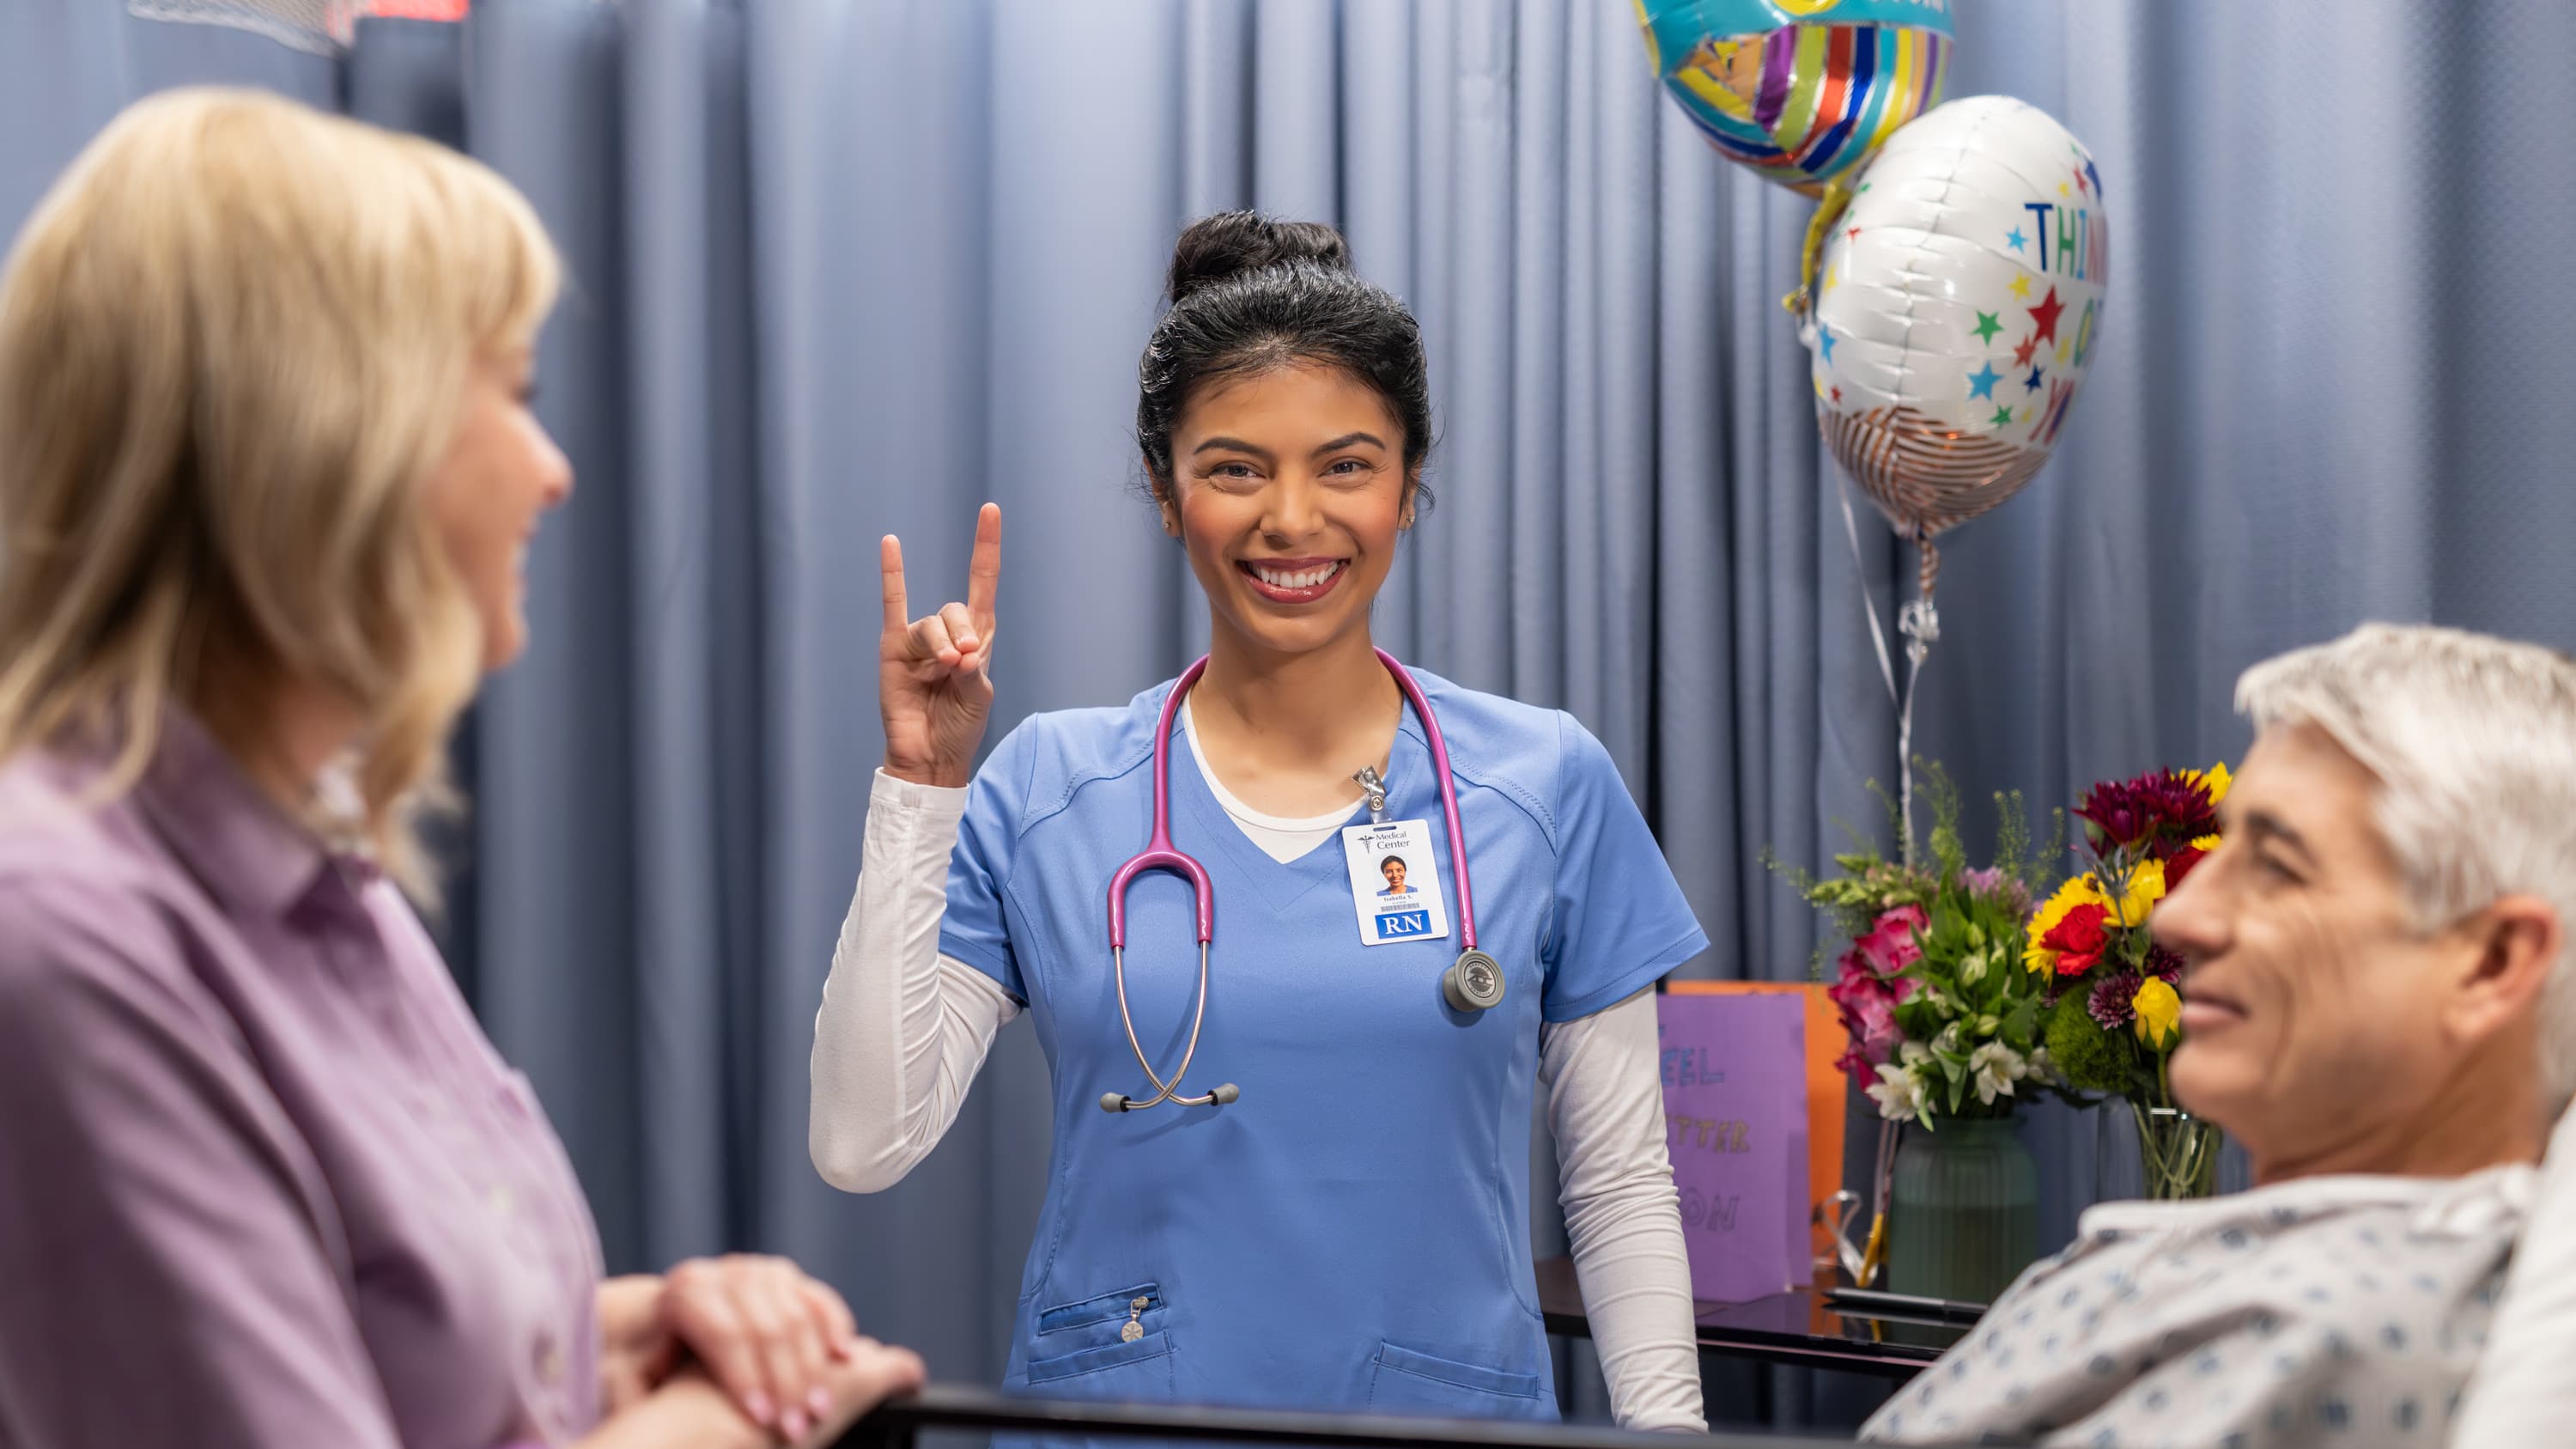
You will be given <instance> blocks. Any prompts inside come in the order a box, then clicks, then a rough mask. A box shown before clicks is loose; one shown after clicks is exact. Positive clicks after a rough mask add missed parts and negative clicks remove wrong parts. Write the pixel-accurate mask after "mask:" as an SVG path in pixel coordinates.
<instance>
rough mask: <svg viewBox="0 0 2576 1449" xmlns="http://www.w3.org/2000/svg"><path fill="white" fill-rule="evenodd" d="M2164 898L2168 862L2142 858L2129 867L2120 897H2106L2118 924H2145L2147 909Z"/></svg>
mask: <svg viewBox="0 0 2576 1449" xmlns="http://www.w3.org/2000/svg"><path fill="white" fill-rule="evenodd" d="M2164 898H2165V863H2164V862H2163V861H2161V860H2142V861H2139V862H2138V863H2137V864H2136V865H2134V866H2132V867H2130V869H2129V878H2128V880H2127V881H2125V882H2123V883H2122V885H2121V890H2120V896H2119V899H2117V900H2113V899H2111V898H2110V897H2108V896H2105V897H2103V904H2105V905H2107V906H2109V907H2110V908H2111V923H2112V924H2113V925H2116V926H2143V925H2145V924H2146V923H2147V912H2149V911H2152V910H2154V909H2155V908H2156V902H2158V901H2160V900H2163V899H2164Z"/></svg>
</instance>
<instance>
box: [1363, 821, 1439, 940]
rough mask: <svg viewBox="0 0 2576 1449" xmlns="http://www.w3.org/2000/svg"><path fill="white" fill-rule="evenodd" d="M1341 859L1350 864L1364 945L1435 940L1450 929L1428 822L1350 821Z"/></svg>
mask: <svg viewBox="0 0 2576 1449" xmlns="http://www.w3.org/2000/svg"><path fill="white" fill-rule="evenodd" d="M1342 858H1343V861H1344V863H1345V864H1347V865H1348V866H1349V868H1350V876H1351V904H1352V906H1353V907H1354V908H1356V909H1357V910H1358V912H1359V918H1360V944H1361V945H1363V946H1385V945H1390V944H1393V943H1395V942H1398V941H1436V940H1439V939H1441V938H1443V937H1445V936H1447V935H1448V934H1449V905H1448V903H1447V902H1446V901H1444V900H1442V899H1441V896H1440V867H1439V862H1438V861H1437V860H1435V859H1434V858H1433V857H1432V854H1431V827H1430V826H1429V825H1428V824H1426V823H1425V822H1423V821H1420V820H1387V821H1381V822H1379V823H1377V824H1374V825H1353V826H1350V827H1349V828H1347V829H1345V830H1344V831H1342Z"/></svg>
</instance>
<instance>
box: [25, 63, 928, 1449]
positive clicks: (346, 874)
mask: <svg viewBox="0 0 2576 1449" xmlns="http://www.w3.org/2000/svg"><path fill="white" fill-rule="evenodd" d="M556 265H557V264H556V260H555V257H554V253H553V251H552V249H551V247H550V245H549V243H548V242H547V239H546V237H545V234H544V232H543V231H542V229H541V228H540V226H539V224H538V222H537V219H536V217H535V215H534V213H533V212H532V211H531V210H530V209H529V207H528V205H527V203H526V202H525V201H524V200H523V199H521V198H520V197H519V196H518V195H517V194H516V193H515V192H513V191H512V190H511V189H510V187H509V186H508V185H507V184H506V183H504V182H503V181H501V180H500V179H499V178H498V177H496V176H494V175H493V174H492V173H491V172H489V171H487V170H485V169H484V168H482V167H480V166H478V165H476V164H474V163H473V162H471V161H468V160H466V159H464V158H462V157H459V156H457V155H454V154H452V153H450V152H447V151H444V150H441V149H439V148H438V147H435V146H433V145H430V144H428V143H426V142H421V141H417V140H411V139H407V138H402V137H397V136H393V135H389V134H385V133H382V132H378V131H375V130H372V129H369V128H367V127H363V126H360V125H356V124H354V123H351V122H346V121H342V120H338V119H334V118H330V117H325V116H321V115H317V114H315V113H312V112H310V111H306V110H303V109H301V108H299V107H296V106H293V105H291V104H288V103H286V102H283V101H279V100H275V99H269V98H264V97H260V96H257V95H252V94H246V93H231V92H216V91H195V92H179V93H172V94H168V95H164V96H162V97H159V98H157V99H154V100H150V101H147V102H144V103H143V104H141V105H138V106H136V107H135V108H134V109H132V110H130V111H128V112H127V113H126V114H125V115H124V116H123V117H121V118H120V119H118V120H117V121H116V122H115V123H114V124H113V125H111V126H110V127H109V128H108V129H107V131H106V132H105V133H104V134H102V135H101V136H100V137H99V138H98V139H97V140H96V141H95V142H94V143H93V144H92V145H91V146H90V147H89V149H88V150H87V151H86V152H85V153H84V154H83V155H82V156H81V158H80V159H79V160H78V162H77V163H76V164H75V165H74V166H73V167H72V169H71V171H70V172H69V173H68V174H67V175H66V176H65V177H64V178H63V179H62V180H61V181H60V182H59V183H58V184H57V185H56V186H55V188H54V189H53V191H52V192H51V194H50V195H48V196H47V197H46V199H45V200H44V202H43V203H42V205H41V206H40V207H39V209H38V210H37V212H36V214H35V216H34V217H33V219H32V220H31V221H30V222H29V223H28V225H27V228H26V230H25V231H24V233H23V234H22V235H21V236H20V237H19V239H18V242H17V245H16V247H15V250H14V252H13V254H12V255H11V257H10V260H9V264H8V269H7V272H6V275H5V277H0V1122H5V1123H6V1124H7V1125H6V1127H5V1129H0V1285H5V1289H0V1444H13V1443H14V1444H44V1445H51V1446H78V1445H115V1446H128V1445H142V1444H182V1443H184V1444H190V1445H197V1446H230V1445H242V1446H250V1445H261V1446H276V1445H302V1444H313V1445H323V1444H328V1445H334V1446H393V1445H414V1446H422V1445H437V1446H456V1449H491V1446H496V1445H503V1444H523V1443H540V1442H542V1443H561V1442H573V1441H578V1442H580V1443H583V1444H597V1445H610V1444H617V1445H652V1444H671V1445H680V1444H687V1445H691V1446H712V1445H723V1444H741V1445H756V1444H765V1443H771V1442H776V1441H778V1440H780V1439H782V1438H783V1439H787V1440H803V1439H820V1438H822V1437H824V1436H825V1435H827V1434H828V1433H830V1432H832V1431H833V1430H834V1429H836V1428H837V1427H838V1426H839V1425H841V1424H843V1423H846V1422H847V1421H848V1420H849V1419H850V1418H851V1417H852V1416H853V1415H855V1414H856V1413H857V1412H859V1411H860V1410H862V1409H863V1408H865V1407H867V1406H868V1405H870V1404H873V1403H874V1402H876V1401H877V1400H879V1399H881V1398H882V1397H884V1396H885V1395H886V1394H887V1393H889V1392H895V1391H900V1390H903V1389H906V1388H909V1387H910V1386H913V1385H915V1384H917V1383H919V1381H920V1379H921V1372H922V1370H921V1364H920V1361H919V1360H918V1359H916V1358H915V1357H913V1356H912V1355H911V1354H909V1353H906V1352H904V1351H903V1350H900V1349H893V1348H886V1347H883V1346H880V1345H877V1344H875V1343H873V1342H871V1341H869V1340H867V1339H864V1338H861V1337H859V1336H858V1335H857V1332H856V1329H855V1326H854V1325H853V1324H852V1323H851V1321H850V1318H849V1314H848V1310H847V1309H846V1308H845V1307H844V1306H843V1305H842V1304H841V1302H840V1300H839V1299H838V1298H837V1297H836V1296H835V1295H833V1294H832V1293H831V1291H830V1290H829V1289H827V1288H824V1287H822V1286H821V1285H819V1284H817V1283H814V1282H812V1281H811V1280H809V1279H807V1278H805V1277H804V1276H803V1275H802V1274H800V1273H798V1272H796V1271H795V1269H794V1268H793V1267H792V1266H790V1265H787V1264H785V1263H782V1262H779V1261H777V1260H774V1259H762V1258H748V1257H744V1258H729V1259H724V1260H710V1261H700V1262H694V1263H689V1264H684V1265H682V1266H681V1267H680V1268H678V1269H675V1270H673V1271H672V1272H671V1273H670V1274H668V1275H665V1276H659V1277H636V1278H620V1279H614V1280H609V1281H606V1282H602V1281H601V1279H600V1265H599V1250H598V1247H597V1240H596V1235H595V1233H594V1231H593V1228H592V1224H591V1219H590V1214H589V1210H588V1208H587V1206H586V1205H585V1203H584V1202H583V1199H582V1196H581V1191H580V1188H579V1185H578V1184H577V1182H576V1181H575V1180H574V1177H573V1174H572V1171H571V1168H570V1165H569V1164H568V1162H567V1161H566V1159H565V1157H564V1155H563V1152H562V1149H561V1147H560V1145H559V1144H558V1143H557V1141H556V1139H555V1137H554V1134H553V1132H552V1130H551V1129H550V1128H549V1127H548V1126H547V1124H546V1121H545V1118H544V1117H543V1115H542V1114H541V1113H540V1112H539V1110H538V1108H537V1104H536V1102H535V1101H534V1099H533V1098H532V1097H531V1096H530V1094H529V1091H528V1088H527V1084H526V1082H525V1080H524V1079H523V1078H521V1077H520V1076H519V1075H518V1074H517V1073H515V1072H513V1071H511V1070H509V1069H508V1068H507V1067H505V1066H504V1065H503V1064H502V1063H501V1061H500V1060H499V1058H498V1057H497V1056H496V1055H495V1054H494V1052H493V1050H492V1048H491V1046H490V1045H489V1043H488V1042H486V1040H485V1039H484V1037H483V1036H482V1034H481V1033H480V1031H479V1030H478V1029H477V1028H476V1026H475V1023H474V1021H473V1019H472V1017H471V1016H470V1015H469V1014H468V1013H467V1011H466V1009H465V1006H464V1003H463V1002H462V1000H461V999H460V998H459V997H458V995H457V993H456V991H455V989H454V987H453V985H452V984H451V982H450V980H449V977H448V975H447V972H446V970H445V968H444V966H443V965H442V963H441V962H440V960H439V959H438V956H437V954H436V952H435V951H434V949H433V948H432V946H431V944H430V942H429V939H428V937H427V936H426V935H425V934H424V933H423V931H422V930H421V927H420V924H419V922H418V920H417V919H416V918H415V917H414V915H413V913H412V909H411V907H410V906H409V905H407V904H406V903H405V899H404V895H403V891H402V889H398V887H401V888H408V889H409V890H410V891H411V892H413V893H414V894H416V895H417V894H422V893H425V892H427V890H428V888H429V884H430V882H429V877H428V873H427V866H426V864H425V863H424V861H423V859H422V852H421V849H420V846H419V842H418V840H417V839H416V837H415V834H414V821H415V817H416V816H417V814H418V813H419V811H420V809H421V807H423V806H424V805H426V804H429V803H430V802H432V801H434V800H435V799H436V798H437V794H438V789H439V784H440V761H441V757H442V751H443V749H444V746H445V744H446V741H447V737H448V732H449V729H450V728H451V726H452V725H453V724H454V722H455V720H456V717H457V715H458V713H459V712H460V711H462V710H463V709H464V708H465V706H466V704H467V702H468V700H469V699H471V697H472V696H473V694H474V691H475V688H476V685H477V682H478V680H479V679H480V678H481V677H482V675H483V674H484V673H485V672H487V671H489V670H491V669H494V668H497V667H499V666H500V665H502V664H504V663H506V662H508V661H509V660H510V658H511V657H512V656H514V655H515V654H516V653H517V652H518V651H519V647H520V642H521V639H522V636H523V632H524V623H523V621H522V619H521V616H520V592H521V589H520V580H519V574H520V567H521V560H522V557H523V554H524V551H525V548H526V545H527V542H528V539H529V537H530V535H531V534H532V533H533V531H534V530H535V527H536V524H537V520H538V518H539V516H540V515H541V514H543V513H544V512H545V511H546V510H547V509H549V508H551V507H553V506H554V505H556V504H558V503H560V502H562V501H563V499H564V498H565V496H566V495H567V493H568V492H569V490H570V487H571V476H570V470H569V469H568V467H567V466H566V464H565V461H564V458H563V456H562V455H561V454H560V453H558V452H557V451H556V450H555V447H554V445H553V444H552V443H551V442H550V441H549V440H548V439H547V437H546V435H545V433H544V431H543V430H542V429H541V428H540V427H539V426H538V424H537V422H536V420H535V418H534V417H533V416H532V415H531V414H530V412H529V410H528V388H529V376H528V374H529V367H530V348H531V345H532V343H533V341H534V337H535V333H536V331H537V328H538V326H539V324H540V323H541V322H542V320H543V318H544V316H545V314H546V312H547V310H548V309H549V307H550V306H551V304H552V300H553V297H554V292H555V286H556Z"/></svg>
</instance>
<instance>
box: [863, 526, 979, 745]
mask: <svg viewBox="0 0 2576 1449" xmlns="http://www.w3.org/2000/svg"><path fill="white" fill-rule="evenodd" d="M878 554H879V560H880V562H881V564H882V565H883V567H884V570H885V634H884V637H883V638H882V639H881V640H880V641H879V644H878V647H877V705H878V708H879V710H880V711H881V712H882V713H883V714H884V715H885V737H886V755H885V768H886V773H887V774H889V775H892V776H894V777H895V778H896V779H898V780H910V781H912V782H913V783H915V784H919V785H942V786H950V787H956V786H962V785H964V784H966V783H967V782H968V781H969V780H970V779H972V778H973V777H974V773H975V747H976V746H977V745H979V744H981V743H983V740H984V722H985V720H986V719H988V718H990V717H991V715H992V712H993V667H992V666H993V628H994V618H993V597H994V595H995V594H996V593H998V592H999V591H1000V589H1001V583H1002V510H1001V509H1000V508H999V507H998V506H996V505H994V504H990V503H987V504H985V505H984V510H983V512H981V513H979V514H977V515H976V518H975V554H974V558H973V559H972V561H970V562H969V563H968V564H967V567H966V602H964V603H962V604H943V605H941V606H940V608H939V609H938V610H937V611H936V612H934V613H930V614H925V615H923V616H922V617H920V618H918V619H915V618H913V617H911V611H910V608H909V606H908V604H907V601H906V597H905V593H904V586H903V544H902V543H901V542H900V541H898V540H897V539H896V538H895V536H894V535H893V534H887V535H886V537H885V541H884V542H883V543H881V544H879V545H878Z"/></svg>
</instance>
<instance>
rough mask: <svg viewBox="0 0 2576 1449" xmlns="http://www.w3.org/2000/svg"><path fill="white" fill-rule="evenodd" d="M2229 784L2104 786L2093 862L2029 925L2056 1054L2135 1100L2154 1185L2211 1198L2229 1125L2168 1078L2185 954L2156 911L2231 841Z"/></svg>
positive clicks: (2086, 812)
mask: <svg viewBox="0 0 2576 1449" xmlns="http://www.w3.org/2000/svg"><path fill="white" fill-rule="evenodd" d="M2227 787H2228V773H2227V767H2226V766H2225V765H2223V764H2222V765H2218V766H2215V767H2213V768H2211V769H2209V770H2207V771H2201V770H2160V771H2157V772H2154V773H2152V774H2146V775H2141V776H2139V777H2138V778H2136V779H2134V780H2126V781H2121V782H2119V783H2116V784H2113V783H2104V784H2099V785H2095V786H2094V787H2093V788H2092V789H2091V790H2090V791H2088V792H2086V794H2085V796H2084V799H2083V802H2082V803H2081V804H2080V805H2078V806H2077V807H2076V811H2075V814H2076V817H2077V818H2078V819H2080V820H2082V821H2083V822H2084V825H2085V829H2084V835H2085V842H2086V844H2087V845H2088V846H2089V847H2090V849H2091V854H2092V857H2093V862H2092V865H2091V866H2090V867H2089V868H2088V869H2086V870H2085V871H2083V872H2082V873H2080V874H2078V875H2075V876H2072V877H2070V878H2068V880H2067V881H2066V883H2065V884H2064V885H2062V886H2060V887H2058V889H2057V890H2056V892H2055V893H2054V894H2052V895H2051V896H2050V897H2049V898H2048V900H2047V901H2046V902H2045V903H2043V904H2042V905H2041V906H2040V908H2039V911H2038V912H2037V914H2035V915H2033V916H2032V917H2031V921H2030V927H2029V930H2028V932H2027V933H2026V938H2025V939H2026V945H2025V947H2024V955H2023V960H2024V962H2025V963H2026V964H2027V965H2028V967H2029V971H2028V973H2027V974H2028V975H2029V976H2030V978H2031V980H2032V981H2033V982H2034V983H2036V985H2037V989H2038V994H2039V996H2040V998H2041V1000H2042V1001H2043V1002H2045V1004H2046V1013H2047V1015H2046V1022H2045V1026H2044V1028H2043V1035H2044V1038H2045V1040H2046V1042H2047V1048H2048V1054H2049V1058H2050V1060H2051V1061H2052V1062H2054V1063H2055V1064H2056V1067H2057V1069H2058V1071H2059V1072H2060V1073H2062V1074H2063V1075H2064V1077H2065V1080H2066V1083H2067V1085H2068V1086H2069V1087H2071V1088H2073V1089H2075V1090H2076V1091H2078V1092H2094V1093H2102V1094H2106V1095H2108V1096H2113V1097H2118V1098H2121V1099H2122V1100H2124V1101H2126V1102H2127V1103H2128V1106H2129V1110H2130V1111H2131V1112H2132V1113H2133V1114H2134V1115H2135V1118H2136V1121H2137V1126H2138V1142H2139V1149H2140V1152H2141V1153H2142V1154H2143V1158H2144V1162H2143V1166H2144V1167H2145V1170H2146V1190H2147V1195H2148V1196H2149V1197H2152V1198H2185V1197H2206V1196H2208V1195H2209V1193H2210V1192H2211V1191H2212V1190H2213V1189H2214V1188H2215V1186H2216V1185H2217V1178H2218V1150H2219V1145H2220V1134H2219V1132H2218V1129H2217V1128H2216V1127H2215V1126H2213V1125H2211V1124H2209V1123H2207V1122H2205V1121H2202V1120H2200V1119H2198V1118H2195V1117H2192V1116H2191V1115H2189V1114H2188V1113H2185V1112H2184V1111H2182V1110H2181V1108H2179V1107H2178V1106H2176V1105H2175V1103H2174V1099H2173V1088H2172V1085H2171V1083H2170V1081H2169V1080H2168V1068H2169V1066H2170V1064H2171V1062H2172V1060H2173V1053H2174V1048H2175V1047H2176V1046H2178V1045H2180V1044H2181V1041H2182V1031H2181V1027H2180V1024H2179V1022H2180V1017H2181V1014H2182V995H2181V992H2180V989H2179V988H2180V986H2181V982H2182V965H2183V963H2182V960H2181V958H2180V957H2178V956H2176V955H2174V954H2173V953H2172V952H2170V951H2167V950H2166V949H2164V948H2163V947H2161V946H2159V945H2157V944H2156V943H2155V941H2154V939H2153V937H2152V936H2150V935H2149V933H2148V931H2147V917H2148V914H2149V913H2150V912H2152V911H2153V910H2154V909H2155V906H2156V903H2157V902H2158V901H2161V900H2163V899H2164V898H2165V895H2166V893H2167V892H2169V891H2171V890H2172V889H2173V888H2174V887H2176V886H2179V885H2181V884H2182V882H2183V878H2184V877H2185V876H2187V875H2189V874H2190V873H2191V870H2192V868H2193V867H2194V866H2196V865H2197V864H2199V862H2200V860H2201V858H2202V857H2203V856H2205V855H2207V854H2208V853H2209V852H2210V851H2212V850H2215V849H2217V848H2218V803H2219V802H2220V801H2221V800H2224V799H2226V798H2227Z"/></svg>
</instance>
